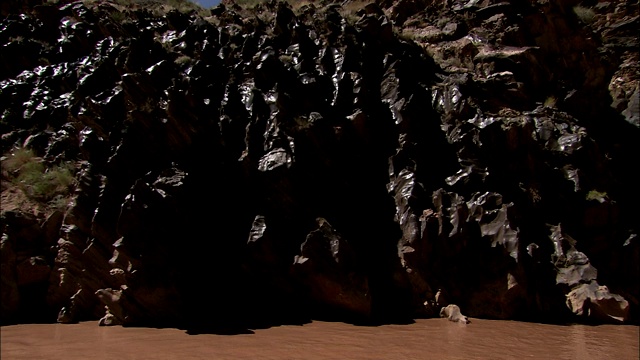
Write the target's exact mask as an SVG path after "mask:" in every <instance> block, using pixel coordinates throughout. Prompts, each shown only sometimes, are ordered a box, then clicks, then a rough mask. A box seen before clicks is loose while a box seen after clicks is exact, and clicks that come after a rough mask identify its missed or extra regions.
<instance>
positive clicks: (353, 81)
mask: <svg viewBox="0 0 640 360" xmlns="http://www.w3.org/2000/svg"><path fill="white" fill-rule="evenodd" d="M607 4H609V3H604V2H600V3H598V5H597V6H596V5H593V12H594V18H593V21H590V22H586V20H585V19H583V18H580V17H579V16H578V15H576V13H575V12H574V11H573V6H574V5H577V4H575V2H571V1H559V0H558V1H554V0H551V1H534V2H499V1H490V0H486V1H444V2H431V1H419V0H399V1H377V2H371V3H366V4H360V5H358V2H355V1H352V2H346V3H344V4H342V5H338V4H334V3H331V2H330V1H323V2H311V3H309V4H306V5H304V6H300V7H297V6H292V5H290V4H288V3H284V2H277V1H268V2H264V3H260V4H258V5H256V6H255V7H254V8H252V9H243V8H242V7H240V6H238V5H234V4H226V5H220V6H218V7H216V8H214V9H211V10H210V11H208V12H196V11H191V12H180V11H178V10H175V9H169V8H167V7H166V6H164V5H163V6H160V5H158V4H155V3H149V7H142V6H138V5H132V6H130V7H124V6H122V5H119V4H117V3H111V2H99V3H89V2H87V3H84V2H82V1H76V2H67V1H61V2H60V4H58V5H47V4H40V5H37V6H34V7H33V8H32V9H19V8H11V7H6V6H5V7H3V8H2V11H3V15H5V14H6V16H5V18H4V20H2V21H1V22H0V46H1V47H2V49H3V51H2V52H1V53H0V54H1V55H0V128H1V130H2V141H1V142H0V148H1V149H2V153H3V173H2V181H3V185H2V186H3V187H2V194H3V195H2V202H3V203H2V232H3V235H2V263H1V265H2V267H1V274H0V276H1V280H2V294H1V299H2V322H3V323H10V322H24V321H59V322H65V323H66V322H75V321H80V320H89V319H93V320H98V319H100V324H101V325H155V326H205V327H225V326H244V327H247V326H256V325H264V324H267V325H274V324H280V323H283V322H292V321H293V322H295V321H303V320H306V319H309V318H329V319H339V320H349V321H357V322H374V323H376V322H377V323H379V322H388V321H398V320H406V319H410V318H416V317H437V316H440V309H441V308H442V307H443V306H445V304H444V300H443V298H444V296H445V295H444V294H446V299H447V301H446V302H447V304H456V305H450V306H452V307H451V308H449V309H454V308H453V307H454V306H455V307H456V308H455V309H454V310H455V311H454V310H451V311H453V312H455V313H456V314H457V315H459V317H460V319H463V320H465V321H466V317H464V316H462V315H461V314H460V312H462V313H464V314H466V315H468V316H470V317H481V318H494V319H496V318H497V319H517V320H529V321H549V322H572V321H586V322H612V323H637V322H638V321H639V318H638V314H640V312H639V308H638V307H639V306H640V303H638V299H640V288H639V287H638V284H640V279H639V276H640V269H639V268H638V266H640V243H639V242H638V237H637V232H638V227H637V226H638V224H637V219H638V217H639V215H640V212H639V210H638V206H637V204H638V202H639V201H640V191H639V190H638V187H637V184H636V183H637V181H636V178H635V166H634V164H635V162H636V160H635V158H634V156H635V154H637V153H638V151H637V150H638V146H640V142H638V139H639V135H640V129H639V127H638V121H637V120H638V109H637V104H638V74H637V71H635V70H634V69H636V67H637V66H636V63H637V61H634V60H637V52H634V51H633V49H637V39H636V40H634V39H632V38H631V37H630V36H629V29H630V28H632V27H634V25H637V22H638V12H639V10H638V5H637V2H633V1H626V2H620V4H619V5H612V4H613V3H612V4H609V5H607ZM354 8H355V9H356V10H354V11H350V10H349V9H354ZM636 27H637V26H636ZM634 41H635V42H634ZM634 46H635V48H634ZM23 147H26V148H28V149H30V150H31V151H33V153H34V156H36V157H37V158H38V161H39V162H40V163H42V164H43V165H44V166H45V167H46V168H53V167H54V166H55V165H58V164H62V163H71V164H73V175H74V177H75V182H74V188H73V190H74V191H73V192H72V193H70V195H69V196H68V199H67V200H68V206H67V207H65V208H63V209H59V210H58V211H57V212H52V211H49V212H47V211H44V212H37V211H33V212H32V213H29V211H24V210H16V209H17V208H18V207H17V206H13V205H12V206H9V205H8V204H9V202H10V200H11V199H14V197H12V196H13V195H15V194H16V193H19V192H20V191H22V190H21V189H22V188H20V183H19V182H17V181H15V176H17V175H16V174H17V173H18V172H19V170H16V171H14V172H15V174H14V173H10V172H8V171H5V170H4V169H5V161H9V160H11V159H12V158H11V156H12V155H11V154H14V153H15V150H16V149H19V148H23ZM12 194H13V195H12ZM10 195H11V196H10ZM35 309H38V310H37V311H34V310H35ZM451 311H450V313H449V314H446V315H447V316H450V315H451ZM457 315H456V316H457Z"/></svg>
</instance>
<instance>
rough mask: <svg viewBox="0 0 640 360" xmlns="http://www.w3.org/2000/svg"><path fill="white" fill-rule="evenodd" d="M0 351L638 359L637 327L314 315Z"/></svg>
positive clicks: (25, 355) (10, 331)
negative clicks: (374, 321)
mask: <svg viewBox="0 0 640 360" xmlns="http://www.w3.org/2000/svg"><path fill="white" fill-rule="evenodd" d="M0 331H1V341H2V342H1V344H2V347H1V358H2V360H13V359H29V360H37V359H47V360H56V359H64V360H73V359H110V360H111V359H137V360H140V359H176V360H178V359H179V360H183V359H337V358H340V359H520V358H526V359H580V360H588V359H598V360H600V359H633V360H637V359H639V358H640V357H639V350H638V343H639V341H640V340H639V339H640V332H639V327H638V326H629V325H625V326H614V325H601V326H585V325H572V326H559V325H546V324H533V323H522V322H513V321H491V320H480V319H473V320H472V323H471V324H469V325H463V324H459V323H453V322H450V321H447V320H445V319H426V320H417V321H416V322H415V323H414V324H410V325H384V326H372V327H364V326H354V325H349V324H344V323H337V322H320V321H317V322H312V323H309V324H305V325H302V326H297V325H287V326H278V327H272V328H268V329H257V330H254V331H252V332H249V333H244V334H238V335H216V334H198V335H189V334H188V333H186V332H185V331H183V330H178V329H153V328H123V327H99V326H98V325H97V323H96V322H86V323H80V324H73V325H63V324H29V325H12V326H3V327H2V328H1V329H0Z"/></svg>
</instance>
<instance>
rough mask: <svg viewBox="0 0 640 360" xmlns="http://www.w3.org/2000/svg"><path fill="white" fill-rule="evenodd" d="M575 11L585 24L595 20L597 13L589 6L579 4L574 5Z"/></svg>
mask: <svg viewBox="0 0 640 360" xmlns="http://www.w3.org/2000/svg"><path fill="white" fill-rule="evenodd" d="M573 12H574V13H575V14H576V16H577V17H578V19H580V21H582V22H583V23H585V24H591V23H592V22H594V21H595V18H596V13H595V12H594V11H593V10H591V9H589V8H586V7H584V6H580V5H577V6H574V7H573Z"/></svg>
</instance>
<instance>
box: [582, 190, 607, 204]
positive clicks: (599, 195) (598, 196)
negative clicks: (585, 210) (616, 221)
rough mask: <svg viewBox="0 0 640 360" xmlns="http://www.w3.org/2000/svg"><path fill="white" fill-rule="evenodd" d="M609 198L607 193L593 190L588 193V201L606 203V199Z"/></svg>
mask: <svg viewBox="0 0 640 360" xmlns="http://www.w3.org/2000/svg"><path fill="white" fill-rule="evenodd" d="M608 198H609V197H608V196H607V193H606V192H604V191H603V192H600V191H598V190H591V191H589V192H588V193H587V201H593V200H596V201H599V202H604V201H605V200H606V199H608Z"/></svg>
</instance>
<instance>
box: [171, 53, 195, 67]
mask: <svg viewBox="0 0 640 360" xmlns="http://www.w3.org/2000/svg"><path fill="white" fill-rule="evenodd" d="M174 62H175V63H176V65H186V64H188V63H190V62H191V58H190V57H189V56H187V55H182V56H179V57H178V58H177V59H175V60H174Z"/></svg>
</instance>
